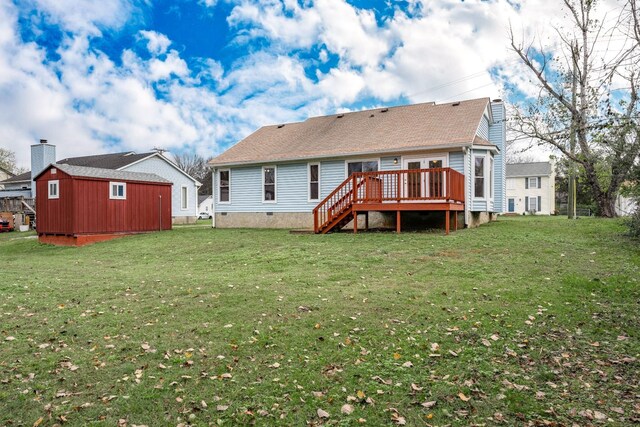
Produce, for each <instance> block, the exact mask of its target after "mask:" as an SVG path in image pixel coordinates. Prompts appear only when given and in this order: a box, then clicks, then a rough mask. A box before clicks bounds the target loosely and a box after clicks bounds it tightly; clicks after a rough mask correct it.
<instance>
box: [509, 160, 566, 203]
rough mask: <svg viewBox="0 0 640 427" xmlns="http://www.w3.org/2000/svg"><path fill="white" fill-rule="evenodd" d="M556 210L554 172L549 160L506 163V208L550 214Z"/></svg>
mask: <svg viewBox="0 0 640 427" xmlns="http://www.w3.org/2000/svg"><path fill="white" fill-rule="evenodd" d="M555 210H556V173H555V171H554V168H553V164H552V163H551V162H533V163H513V164H508V165H507V210H506V213H512V214H527V215H528V214H538V215H551V214H553V213H555Z"/></svg>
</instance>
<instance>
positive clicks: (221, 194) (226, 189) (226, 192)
mask: <svg viewBox="0 0 640 427" xmlns="http://www.w3.org/2000/svg"><path fill="white" fill-rule="evenodd" d="M230 177H231V174H230V172H229V169H227V170H221V171H220V172H219V174H218V201H219V202H220V203H229V201H230V200H231V181H230V179H229V178H230Z"/></svg>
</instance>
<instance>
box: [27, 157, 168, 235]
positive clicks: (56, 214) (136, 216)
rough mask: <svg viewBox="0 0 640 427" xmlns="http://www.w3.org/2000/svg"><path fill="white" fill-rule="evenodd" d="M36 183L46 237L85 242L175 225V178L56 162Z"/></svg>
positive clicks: (40, 225) (40, 223)
mask: <svg viewBox="0 0 640 427" xmlns="http://www.w3.org/2000/svg"><path fill="white" fill-rule="evenodd" d="M35 183H36V187H37V193H36V199H37V200H36V204H37V206H38V227H37V228H38V238H39V240H40V242H42V243H51V244H57V245H71V246H76V245H77V246H80V245H84V244H88V243H94V242H98V241H104V240H110V239H113V238H116V237H120V236H123V235H127V234H135V233H144V232H150V231H159V230H170V229H171V182H169V181H168V180H166V179H164V178H160V177H159V176H157V175H154V174H147V173H139V172H124V171H114V170H110V169H99V168H89V167H83V166H71V165H66V164H53V165H50V166H49V167H47V168H45V169H44V170H43V171H42V172H40V174H39V175H37V176H36V177H35Z"/></svg>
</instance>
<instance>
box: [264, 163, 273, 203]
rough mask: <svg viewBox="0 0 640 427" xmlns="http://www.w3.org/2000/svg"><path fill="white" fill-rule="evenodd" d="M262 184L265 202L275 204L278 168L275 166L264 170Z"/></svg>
mask: <svg viewBox="0 0 640 427" xmlns="http://www.w3.org/2000/svg"><path fill="white" fill-rule="evenodd" d="M262 184H263V186H264V189H263V195H262V197H263V199H262V200H263V201H264V202H275V201H276V168H275V166H269V167H266V166H265V167H264V168H262Z"/></svg>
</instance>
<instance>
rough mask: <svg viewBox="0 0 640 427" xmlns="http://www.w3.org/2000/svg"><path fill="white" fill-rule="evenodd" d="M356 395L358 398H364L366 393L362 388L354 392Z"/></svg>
mask: <svg viewBox="0 0 640 427" xmlns="http://www.w3.org/2000/svg"><path fill="white" fill-rule="evenodd" d="M356 396H358V399H364V398H365V397H367V395H366V394H364V391H362V390H358V392H357V393H356Z"/></svg>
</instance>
